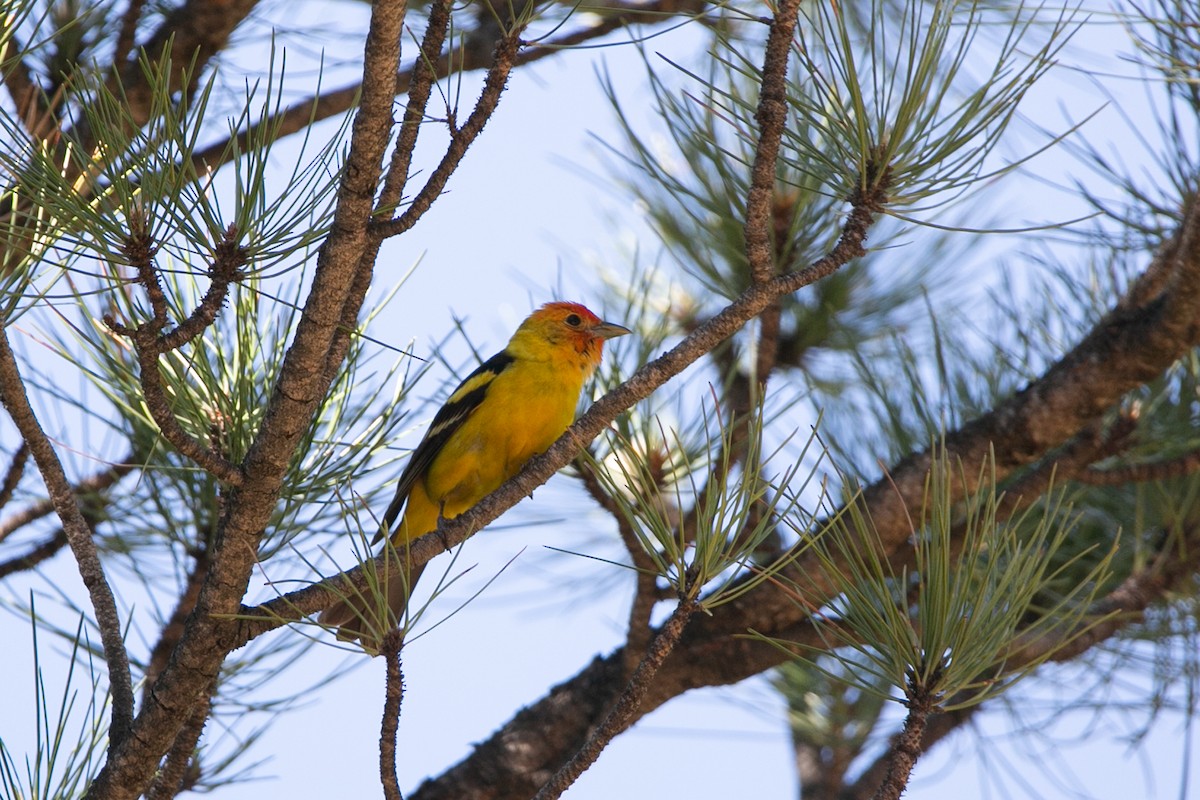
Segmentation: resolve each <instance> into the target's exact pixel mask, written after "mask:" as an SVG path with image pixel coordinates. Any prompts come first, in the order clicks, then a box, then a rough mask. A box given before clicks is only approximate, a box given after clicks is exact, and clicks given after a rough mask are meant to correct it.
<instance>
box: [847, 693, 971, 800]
mask: <svg viewBox="0 0 1200 800" xmlns="http://www.w3.org/2000/svg"><path fill="white" fill-rule="evenodd" d="M951 703H953V700H951ZM981 708H983V706H982V705H973V706H966V707H965V708H956V709H954V710H953V711H942V712H939V713H937V714H934V715H933V716H932V717H930V718H929V719H928V720H927V721H926V724H925V729H924V730H923V731H922V733H921V741H920V744H919V745H918V748H919V750H920V752H922V753H927V752H929V751H930V750H932V749H933V747H934V746H935V745H937V744H938V743H939V742H941V741H942V740H943V739H945V738H946V737H947V736H949V735H950V734H952V733H954V732H955V731H957V730H959V729H960V728H962V727H963V726H964V725H966V724H967V723H968V722H970V721H971V720H972V719H974V717H975V713H976V712H977V711H978V710H979V709H981ZM900 735H901V734H899V733H898V734H897V736H900ZM893 747H895V744H894V743H893V744H892V745H891V746H889V747H888V749H887V751H885V752H884V753H882V754H881V755H880V756H879V757H878V758H877V759H875V761H873V762H871V765H870V766H868V767H867V768H866V769H864V770H863V771H862V773H861V774H860V775H859V776H858V777H857V778H855V779H854V783H852V784H850V785H849V786H845V787H843V788H842V789H841V790H840V791H839V792H838V793H837V797H838V800H866V799H867V798H870V797H872V796H873V795H874V794H875V792H876V791H877V790H878V789H879V787H880V786H882V785H883V783H884V781H885V779H886V776H887V773H888V770H889V769H890V768H891V759H890V755H891V752H892V748H893Z"/></svg>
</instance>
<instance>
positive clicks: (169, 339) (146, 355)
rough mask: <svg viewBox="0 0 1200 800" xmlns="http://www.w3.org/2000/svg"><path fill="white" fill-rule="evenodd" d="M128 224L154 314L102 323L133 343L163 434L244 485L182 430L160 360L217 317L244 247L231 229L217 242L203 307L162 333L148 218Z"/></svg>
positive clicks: (130, 246)
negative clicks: (135, 320)
mask: <svg viewBox="0 0 1200 800" xmlns="http://www.w3.org/2000/svg"><path fill="white" fill-rule="evenodd" d="M129 225H130V230H129V235H128V236H127V237H126V238H125V242H124V243H123V250H124V254H125V257H126V258H127V259H128V260H129V263H130V264H131V265H132V266H133V267H134V268H135V269H136V270H137V275H138V283H140V284H141V285H142V288H143V289H145V291H146V297H147V299H148V300H149V301H150V309H151V318H150V320H149V321H147V322H143V323H141V324H138V325H135V326H133V327H129V326H126V325H123V324H120V323H118V322H116V321H115V320H114V319H113V317H112V315H110V314H106V315H105V316H104V324H105V325H107V326H108V328H109V329H110V330H112V331H113V332H114V333H117V334H120V335H122V336H126V337H128V338H129V339H130V340H131V341H132V342H133V345H134V350H135V352H136V353H137V360H138V367H139V376H140V380H141V387H142V396H143V399H144V400H145V402H146V408H147V410H149V412H150V416H151V417H152V418H153V419H154V422H155V424H156V425H158V429H159V431H160V432H161V433H162V435H163V438H165V439H166V440H167V441H168V442H170V443H171V445H172V446H173V447H174V448H175V449H176V450H178V451H179V452H180V453H181V454H183V455H184V456H186V457H188V458H190V459H191V460H192V461H194V462H195V463H196V464H198V465H199V466H200V467H201V468H202V469H203V470H205V471H206V472H208V473H209V474H210V475H212V476H214V477H215V478H217V479H218V480H220V481H222V482H223V483H226V484H228V485H230V486H240V485H241V482H242V480H243V478H244V475H243V474H242V472H241V470H239V469H238V468H237V467H236V466H235V465H234V464H233V463H231V462H230V461H229V460H228V459H227V458H225V457H224V456H223V455H222V454H221V452H220V451H219V450H218V449H217V448H216V446H213V445H205V444H204V443H203V442H201V441H200V440H199V439H197V438H196V437H194V436H192V435H191V434H190V433H188V432H187V431H186V430H184V427H183V425H181V424H180V422H179V420H178V419H176V418H175V412H174V410H173V409H172V407H171V400H170V397H169V393H168V392H167V389H166V386H165V385H164V384H163V377H162V373H161V372H160V371H159V359H160V358H162V356H163V355H164V354H166V353H168V352H170V351H172V350H175V349H178V348H180V347H183V346H184V345H186V344H188V343H189V342H191V341H193V340H194V339H195V338H196V337H197V336H199V335H201V334H202V333H203V332H204V331H205V330H206V329H207V328H208V327H209V326H211V325H212V324H213V322H214V321H216V318H217V315H218V314H219V313H220V310H221V307H222V306H223V305H224V303H225V298H226V297H227V296H228V294H229V284H230V283H231V282H234V281H236V280H238V278H239V274H240V272H239V271H240V269H241V267H242V266H243V265H244V264H245V263H246V259H245V251H244V250H243V249H242V248H240V247H239V246H238V245H237V232H236V231H235V230H234V229H232V228H230V229H229V230H228V231H226V233H225V238H224V239H223V240H222V241H221V242H219V243H218V244H217V246H216V248H215V252H216V257H215V259H214V262H213V264H212V266H211V267H210V269H209V276H210V278H211V282H210V284H209V288H208V291H207V292H205V295H204V298H203V299H202V300H201V302H200V303H199V305H197V307H196V308H195V309H194V310H193V311H192V313H191V314H189V315H188V318H187V319H186V320H185V321H184V322H183V323H181V324H180V325H178V326H177V327H176V328H175V329H174V330H172V331H169V332H164V331H165V329H166V327H167V324H168V317H167V313H168V309H167V296H166V292H164V291H163V287H162V283H161V282H160V281H159V277H158V268H157V267H156V266H155V265H154V255H155V252H156V249H157V248H156V247H155V245H154V243H153V241H152V240H151V238H150V234H149V231H148V227H147V225H148V222H147V220H146V219H145V218H144V217H140V216H137V215H130V217H129Z"/></svg>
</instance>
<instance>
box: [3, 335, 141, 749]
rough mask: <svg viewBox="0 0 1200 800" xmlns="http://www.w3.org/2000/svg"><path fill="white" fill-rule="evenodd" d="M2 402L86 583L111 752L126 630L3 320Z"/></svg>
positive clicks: (118, 723) (122, 700)
mask: <svg viewBox="0 0 1200 800" xmlns="http://www.w3.org/2000/svg"><path fill="white" fill-rule="evenodd" d="M0 402H3V404H4V407H5V409H6V410H7V411H8V414H9V416H10V417H11V418H12V421H13V423H14V424H15V425H16V426H17V430H18V431H20V433H21V438H22V439H23V440H24V442H25V444H26V445H28V447H29V452H30V453H31V454H32V455H33V460H34V463H36V464H37V467H38V471H39V472H40V473H41V475H42V481H43V482H44V483H45V485H46V490H47V492H49V495H50V500H51V502H52V503H53V504H54V510H55V512H57V514H58V518H59V519H60V520H61V521H62V526H63V532H64V533H65V535H66V538H67V543H68V544H69V545H70V547H71V552H72V553H73V554H74V556H75V563H76V565H77V566H78V568H79V575H80V577H82V578H83V583H84V586H86V587H87V590H88V597H89V598H90V600H91V603H92V610H93V611H94V612H95V615H96V625H97V626H98V627H99V629H100V641H101V644H102V646H103V648H104V660H105V663H106V664H107V666H108V681H109V686H110V691H111V693H112V723H111V726H110V732H109V752H110V753H112V752H113V751H114V750H115V749H116V748H118V747H120V746H121V745H122V744H124V743H125V742H126V740H127V739H128V737H129V733H130V729H131V723H132V720H133V680H132V678H131V677H130V673H129V654H128V653H127V652H126V650H125V641H124V638H123V636H122V627H121V616H120V614H119V613H118V611H117V603H116V600H115V599H114V598H113V593H112V588H111V587H110V586H109V585H108V578H107V577H106V576H105V574H104V567H103V565H102V564H101V563H100V557H99V555H98V554H97V553H96V544H95V542H94V541H93V540H92V527H91V525H89V524H88V521H87V520H86V519H85V518H84V515H83V512H82V511H81V509H80V507H79V503H78V502H77V499H76V494H75V489H74V487H72V486H71V483H70V481H68V480H67V475H66V472H65V471H64V470H63V466H62V462H61V461H60V460H59V458H58V453H57V452H55V450H54V445H52V444H51V443H50V439H49V438H48V437H47V436H46V432H45V431H44V430H42V426H41V423H40V422H39V421H38V418H37V415H36V414H35V413H34V411H33V407H32V406H31V405H30V404H29V397H28V395H27V394H26V393H25V384H24V382H23V381H22V378H21V371H20V368H19V367H18V366H17V358H16V354H14V353H13V350H12V345H11V343H10V342H9V339H8V328H7V327H6V326H0Z"/></svg>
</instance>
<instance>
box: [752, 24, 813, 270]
mask: <svg viewBox="0 0 1200 800" xmlns="http://www.w3.org/2000/svg"><path fill="white" fill-rule="evenodd" d="M799 16H800V0H782V2H780V3H779V4H778V5H777V6H776V7H775V17H774V19H773V20H772V21H771V28H770V32H769V33H768V34H767V46H766V50H765V52H764V54H763V67H762V81H761V85H760V88H759V95H758V108H757V109H756V110H755V112H754V119H755V121H756V122H757V123H758V146H757V147H756V148H755V149H754V163H753V164H752V166H751V168H750V189H749V191H748V192H747V194H746V227H745V240H746V261H747V263H748V264H749V266H750V277H751V280H752V281H753V282H754V283H766V282H767V281H768V280H769V279H770V278H771V276H772V273H773V272H774V271H775V254H774V248H773V247H772V242H773V239H774V237H773V234H774V227H775V226H774V225H773V222H774V220H773V217H774V214H773V213H772V199H773V198H774V195H775V175H776V170H777V169H778V162H779V147H780V143H781V142H782V141H783V131H784V128H785V127H786V126H787V113H788V104H787V75H788V59H789V57H790V56H791V52H792V39H793V38H794V37H795V34H796V21H797V19H798V18H799Z"/></svg>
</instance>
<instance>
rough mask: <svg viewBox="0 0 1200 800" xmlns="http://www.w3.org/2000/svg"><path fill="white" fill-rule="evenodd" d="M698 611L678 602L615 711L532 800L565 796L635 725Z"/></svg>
mask: <svg viewBox="0 0 1200 800" xmlns="http://www.w3.org/2000/svg"><path fill="white" fill-rule="evenodd" d="M698 609H699V604H698V603H697V602H696V601H695V600H692V599H691V598H685V599H682V600H680V601H679V605H677V606H676V607H675V611H674V612H672V614H671V616H670V618H669V619H667V621H666V623H665V624H664V625H663V627H662V629H660V630H659V632H658V634H657V635H656V636H655V637H654V641H653V642H652V643H651V645H650V649H649V650H648V651H647V652H646V656H645V657H644V658H643V659H642V663H640V664H638V668H637V669H636V670H635V671H634V673H633V676H632V677H630V679H629V683H628V684H627V685H626V686H625V691H623V692H622V693H621V696H620V697H618V698H617V702H616V703H615V704H613V708H612V710H611V711H610V712H608V716H606V717H605V718H604V721H603V722H602V723H600V726H599V727H598V728H597V729H596V730H595V731H594V732H593V733H592V735H591V736H590V737H588V740H587V742H585V743H584V745H583V746H582V747H581V748H579V750H578V751H577V752H576V753H575V755H573V756H572V757H571V760H570V761H568V762H567V763H566V764H564V765H563V766H562V767H561V768H560V769H559V770H558V772H556V773H555V774H554V777H552V778H551V779H550V780H549V781H547V782H546V785H545V786H543V787H542V788H541V790H540V791H539V792H538V793H537V794H536V795H535V796H534V798H533V800H558V798H559V797H561V796H562V793H563V792H565V791H566V790H567V789H569V788H570V787H571V785H572V784H573V783H575V781H577V780H579V776H580V775H582V774H583V773H584V771H586V770H587V768H588V767H590V766H591V765H592V764H595V763H596V759H598V758H599V757H600V754H601V753H602V752H604V748H605V747H607V746H608V743H609V742H611V741H612V740H613V738H614V737H616V735H617V734H618V733H620V732H621V731H623V730H625V729H626V728H628V727H629V726H630V725H632V724H633V721H634V720H635V719H636V718H637V710H638V706H640V705H641V703H642V698H643V697H645V696H646V692H647V691H648V690H649V688H650V682H651V681H652V680H654V675H655V673H657V672H658V670H659V668H660V667H662V665H663V662H664V661H666V660H667V656H669V655H670V654H671V651H672V650H674V649H675V645H676V644H678V643H679V637H680V636H682V635H683V629H684V628H685V627H686V626H687V624H688V621H689V620H690V619H691V618H692V616H693V615H694V614H695V613H696V611H697V610H698Z"/></svg>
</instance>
